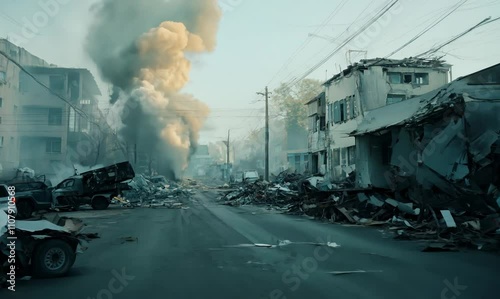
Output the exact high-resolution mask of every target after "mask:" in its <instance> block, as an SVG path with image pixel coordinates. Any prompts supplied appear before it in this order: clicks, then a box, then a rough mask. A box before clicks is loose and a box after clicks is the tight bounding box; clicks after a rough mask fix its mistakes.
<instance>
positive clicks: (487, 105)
mask: <svg viewBox="0 0 500 299" xmlns="http://www.w3.org/2000/svg"><path fill="white" fill-rule="evenodd" d="M499 116H500V64H497V65H495V66H492V67H489V68H486V69H483V70H481V71H478V72H476V73H473V74H470V75H467V76H465V77H461V78H459V79H457V80H455V81H453V82H451V83H449V84H447V85H445V86H443V87H441V88H439V89H437V90H435V91H432V92H429V93H426V94H424V95H422V96H419V97H415V98H411V99H408V100H406V101H402V102H400V103H396V104H393V105H388V106H385V107H382V108H379V109H375V110H372V111H370V112H368V113H367V114H366V115H365V117H364V119H363V121H362V122H361V123H360V124H359V126H358V127H357V129H356V130H355V131H354V132H352V134H351V136H352V137H353V138H355V139H356V185H357V187H360V188H384V189H392V190H393V191H395V194H396V196H400V197H407V198H409V199H411V200H412V201H414V202H418V203H421V204H423V205H431V206H433V207H434V208H445V209H450V210H453V211H454V212H455V213H460V212H461V211H464V210H473V211H476V212H479V213H482V214H483V215H484V214H488V213H491V212H494V211H495V209H498V205H499V204H500V203H499V202H498V199H497V198H498V197H499V195H498V188H499V187H500V139H499V134H500V117H499Z"/></svg>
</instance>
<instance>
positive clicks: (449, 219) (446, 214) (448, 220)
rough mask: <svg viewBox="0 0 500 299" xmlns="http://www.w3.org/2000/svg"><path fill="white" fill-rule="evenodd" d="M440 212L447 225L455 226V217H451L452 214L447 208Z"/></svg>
mask: <svg viewBox="0 0 500 299" xmlns="http://www.w3.org/2000/svg"><path fill="white" fill-rule="evenodd" d="M440 212H441V215H442V216H443V219H444V222H445V223H446V226H447V227H457V224H456V222H455V219H453V216H452V215H451V212H450V211H449V210H441V211H440Z"/></svg>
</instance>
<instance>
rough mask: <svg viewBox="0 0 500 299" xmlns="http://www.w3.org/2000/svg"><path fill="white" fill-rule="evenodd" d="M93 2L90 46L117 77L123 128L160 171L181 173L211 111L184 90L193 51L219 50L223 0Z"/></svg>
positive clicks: (112, 79)
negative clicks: (218, 32) (219, 5)
mask: <svg viewBox="0 0 500 299" xmlns="http://www.w3.org/2000/svg"><path fill="white" fill-rule="evenodd" d="M92 10H93V12H94V14H95V21H94V23H93V25H92V26H91V28H90V31H89V35H88V38H87V45H86V48H87V52H88V53H89V55H90V57H91V58H92V59H93V60H94V62H95V63H96V64H97V66H98V68H99V70H100V72H101V75H102V77H103V78H104V79H105V80H106V81H108V82H109V83H111V84H112V85H113V90H114V92H113V95H112V97H111V104H112V105H113V106H112V108H113V109H115V110H116V111H117V112H118V114H119V115H120V120H121V123H122V127H121V130H120V136H121V137H122V138H123V139H124V141H125V142H126V144H127V146H128V147H129V148H133V147H134V146H135V145H137V152H138V153H143V154H146V155H149V156H150V157H153V158H154V159H155V160H156V161H157V162H158V164H157V165H154V168H156V169H158V170H159V171H160V172H161V173H163V174H166V175H170V176H171V177H179V176H180V175H181V173H182V170H183V169H185V168H186V166H187V163H188V160H189V156H190V155H191V154H192V152H193V151H194V149H195V148H196V145H197V140H198V137H199V136H198V134H199V131H200V130H201V128H202V126H203V122H204V120H205V118H206V116H207V115H208V113H209V109H208V107H207V106H206V105H205V104H204V103H202V102H200V101H198V100H197V99H195V98H194V97H192V96H191V95H187V94H183V93H182V88H183V87H184V86H185V85H186V83H187V82H188V80H189V72H190V68H191V63H190V61H189V60H188V58H187V56H191V55H195V54H200V53H204V52H209V51H212V50H214V48H215V44H216V33H217V29H218V24H219V20H220V17H221V12H220V9H219V7H218V6H217V0H189V1H186V0H170V1H165V0H147V1H137V0H102V1H101V2H100V3H99V4H97V5H96V6H94V7H93V8H92Z"/></svg>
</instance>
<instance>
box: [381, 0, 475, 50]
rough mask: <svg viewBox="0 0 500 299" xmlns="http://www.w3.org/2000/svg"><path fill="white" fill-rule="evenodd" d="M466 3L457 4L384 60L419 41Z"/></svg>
mask: <svg viewBox="0 0 500 299" xmlns="http://www.w3.org/2000/svg"><path fill="white" fill-rule="evenodd" d="M467 1H469V0H462V1H461V2H459V3H458V4H457V5H455V6H454V7H452V9H451V10H450V11H449V12H447V13H445V14H444V15H443V16H441V17H440V18H439V19H438V20H437V21H435V22H434V23H432V24H430V25H429V26H427V27H426V28H425V29H424V30H422V31H421V32H419V33H418V34H417V35H415V36H414V37H413V38H411V39H410V40H409V41H407V42H406V43H405V44H403V45H402V46H401V47H399V48H397V49H396V50H394V51H392V52H391V53H390V54H388V55H386V56H385V57H384V58H389V57H391V56H392V55H394V54H396V53H398V52H399V51H401V50H402V49H404V48H406V47H407V46H408V45H410V44H411V43H413V42H414V41H416V40H417V39H419V38H420V37H421V36H422V35H424V34H426V33H427V32H428V31H429V30H431V29H432V28H434V27H436V26H437V25H438V24H439V23H441V22H442V21H444V19H446V18H447V17H448V16H450V15H451V14H452V13H454V12H455V11H456V10H457V9H458V8H460V6H462V5H464V4H465V3H466V2H467Z"/></svg>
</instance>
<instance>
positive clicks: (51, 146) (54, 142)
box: [46, 138, 61, 153]
mask: <svg viewBox="0 0 500 299" xmlns="http://www.w3.org/2000/svg"><path fill="white" fill-rule="evenodd" d="M46 152H47V153H60V152H61V138H47V140H46Z"/></svg>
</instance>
